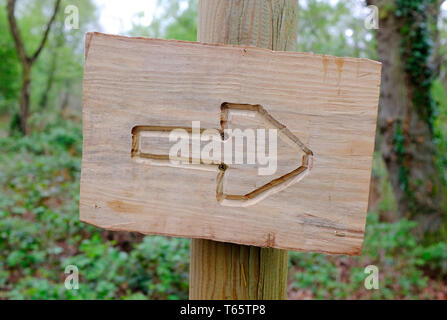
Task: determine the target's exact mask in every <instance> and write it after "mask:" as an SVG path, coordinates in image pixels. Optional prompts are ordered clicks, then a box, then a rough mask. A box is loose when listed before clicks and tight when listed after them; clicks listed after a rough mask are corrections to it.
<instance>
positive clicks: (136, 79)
mask: <svg viewBox="0 0 447 320" xmlns="http://www.w3.org/2000/svg"><path fill="white" fill-rule="evenodd" d="M380 73H381V64H380V63H378V62H375V61H371V60H367V59H355V58H337V57H332V56H324V55H316V54H307V53H296V52H273V51H270V50H266V49H260V48H252V47H238V46H226V45H209V44H201V43H190V42H181V41H167V40H158V39H146V38H128V37H119V36H111V35H105V34H100V33H89V34H87V37H86V62H85V75H84V107H83V125H84V129H83V130H84V149H83V160H82V175H81V198H80V216H81V220H82V221H84V222H87V223H89V224H93V225H96V226H99V227H102V228H106V229H110V230H124V231H134V232H141V233H144V234H159V235H167V236H175V237H187V238H204V239H212V240H217V241H223V242H232V243H238V244H246V245H254V246H260V247H274V248H281V249H287V250H299V251H316V252H327V253H333V254H352V255H355V254H359V253H360V252H361V246H362V241H363V237H364V230H365V220H366V211H367V206H368V194H369V183H370V176H371V166H372V159H373V150H374V138H375V128H376V120H377V107H378V100H379V86H380ZM197 124H200V127H199V128H197ZM230 127H233V128H236V127H237V128H239V127H241V128H242V129H247V128H253V130H257V131H256V132H259V130H258V129H260V128H268V129H269V130H270V129H274V130H276V131H275V132H277V155H278V156H277V161H276V163H274V164H275V165H276V167H277V170H276V171H274V172H273V171H272V172H271V173H270V174H267V175H266V174H262V175H261V174H259V172H260V171H259V166H258V167H253V166H248V165H244V164H242V165H241V164H238V163H236V164H235V165H233V164H227V163H225V161H224V160H222V161H217V160H216V161H214V162H213V161H204V159H202V158H201V159H199V160H198V162H197V161H196V162H194V159H193V156H191V155H189V156H188V155H187V157H188V159H187V160H188V161H189V162H188V164H185V165H183V163H184V162H180V161H177V162H172V161H170V159H171V158H168V154H169V152H170V151H169V150H170V149H169V148H170V147H172V143H173V142H172V141H170V140H169V134H170V132H172V130H174V129H176V128H177V129H180V130H183V132H186V133H187V134H188V135H190V136H191V141H192V142H191V145H192V144H193V143H194V134H196V135H197V133H198V137H199V138H200V137H201V134H204V133H205V132H208V133H209V135H210V136H212V135H218V136H219V135H220V136H221V137H220V138H221V139H222V143H224V142H228V139H231V137H230V138H229V137H226V136H225V134H222V133H223V132H224V131H225V129H226V128H230ZM242 129H241V130H242ZM194 130H196V131H195V133H194ZM207 130H208V131H207ZM272 132H273V131H272ZM266 135H268V133H267V134H266ZM258 138H259V136H258ZM225 139H227V140H225ZM198 141H199V142H198V148H201V150H203V148H204V141H202V140H201V139H198ZM269 141H273V140H269ZM187 147H188V148H190V145H189V144H188V145H187ZM196 147H197V144H196ZM191 148H194V147H191ZM258 148H259V146H258V145H257V146H256V149H250V150H251V151H250V150H249V147H248V145H247V146H245V147H244V149H243V151H242V153H243V154H242V155H241V154H240V155H241V156H242V158H244V159H245V158H247V159H248V158H249V157H250V154H249V153H250V152H251V153H253V154H254V153H256V152H258V151H257V150H259V149H258ZM255 150H256V151H255ZM268 150H269V151H270V150H273V145H269V146H268ZM199 151H200V150H199ZM234 152H235V153H236V155H237V151H234ZM239 152H240V151H239ZM266 154H267V153H266ZM176 155H178V159H177V160H180V159H181V158H182V156H181V155H179V154H178V153H176ZM256 155H258V153H256ZM235 157H236V156H235ZM184 158H185V157H183V160H185V159H184ZM196 160H197V159H196ZM206 160H210V159H206ZM230 160H231V159H230ZM205 162H206V163H205ZM264 164H265V162H264ZM264 169H266V168H264ZM267 171H268V170H267Z"/></svg>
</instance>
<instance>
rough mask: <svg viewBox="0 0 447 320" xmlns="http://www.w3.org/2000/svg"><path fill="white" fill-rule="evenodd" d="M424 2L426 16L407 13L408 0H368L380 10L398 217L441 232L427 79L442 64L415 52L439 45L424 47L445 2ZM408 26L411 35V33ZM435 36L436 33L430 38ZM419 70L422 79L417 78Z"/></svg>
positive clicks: (385, 113) (441, 201)
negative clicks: (426, 31) (427, 30)
mask: <svg viewBox="0 0 447 320" xmlns="http://www.w3.org/2000/svg"><path fill="white" fill-rule="evenodd" d="M419 2H420V3H422V4H425V5H426V6H425V10H423V13H422V14H419V13H417V12H414V11H408V13H405V11H404V12H403V13H402V10H401V8H403V7H404V5H405V1H397V0H393V1H383V0H368V1H367V4H368V5H376V6H378V7H379V10H380V28H379V29H378V30H377V41H378V53H379V60H380V61H381V62H382V63H383V69H382V85H381V103H380V111H379V123H378V126H379V132H380V138H379V146H380V151H381V153H382V156H383V159H384V161H385V163H386V165H387V167H388V172H389V176H390V180H391V184H392V186H393V190H394V193H395V196H396V200H397V204H398V213H399V217H397V218H400V217H407V218H410V219H413V220H416V221H418V222H419V227H418V229H417V233H418V234H419V235H421V236H422V235H430V234H437V233H439V231H440V230H441V228H442V226H443V223H444V217H445V193H444V192H445V191H444V190H445V189H444V185H443V181H442V178H441V175H440V171H439V170H440V169H439V168H438V166H437V164H436V159H435V157H436V146H435V143H434V132H433V127H432V125H433V117H434V116H435V115H434V114H433V110H431V108H432V105H431V103H430V98H431V96H430V89H429V86H427V83H426V81H427V80H430V77H429V76H427V74H429V73H431V72H432V73H433V74H435V73H436V70H435V68H436V66H435V64H434V63H433V59H432V58H428V59H426V60H423V59H421V58H420V56H412V55H418V54H419V53H420V52H421V53H422V55H424V54H431V53H430V52H427V51H426V50H432V49H433V48H430V47H429V43H427V46H426V47H424V46H425V45H426V43H425V39H424V38H423V34H424V29H423V28H424V27H425V26H426V25H431V26H432V27H433V28H436V26H435V24H434V23H433V21H436V20H437V16H436V15H437V14H438V13H439V7H436V6H438V5H440V1H438V3H434V2H433V4H431V5H429V3H430V2H431V1H419ZM436 8H437V10H436ZM423 24H425V26H424V25H423ZM408 26H410V30H409V31H410V33H408V32H406V31H405V30H406V29H408ZM421 30H422V31H421ZM411 32H413V33H411ZM418 33H420V34H421V35H420V36H418V37H417V38H415V36H414V34H418ZM435 34H436V32H431V33H430V35H429V36H430V37H434V36H435ZM418 38H420V42H421V43H420V44H419V43H417V40H418ZM409 39H410V42H409ZM428 40H430V41H432V40H433V41H434V40H435V39H433V38H432V39H428ZM411 46H414V48H412V47H411ZM418 46H419V47H420V48H421V51H418V48H419V47H418ZM415 59H416V60H415ZM412 61H419V63H420V65H418V67H417V68H416V70H413V69H412V67H413V66H412ZM421 62H423V65H421ZM417 69H419V72H420V73H421V76H420V77H421V81H417V72H418V70H417Z"/></svg>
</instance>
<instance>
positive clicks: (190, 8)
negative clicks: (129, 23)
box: [129, 0, 198, 41]
mask: <svg viewBox="0 0 447 320" xmlns="http://www.w3.org/2000/svg"><path fill="white" fill-rule="evenodd" d="M180 3H181V2H180V1H177V0H168V1H166V0H164V1H160V0H159V1H158V3H157V5H158V7H159V8H160V9H161V13H160V14H158V15H155V16H154V17H153V20H152V22H151V24H150V26H149V27H147V26H142V25H139V24H134V25H133V27H132V30H130V32H129V34H130V35H133V36H148V37H153V38H165V39H176V40H186V41H196V38H197V5H198V1H197V0H187V1H183V3H185V4H187V5H186V9H182V8H181V6H180Z"/></svg>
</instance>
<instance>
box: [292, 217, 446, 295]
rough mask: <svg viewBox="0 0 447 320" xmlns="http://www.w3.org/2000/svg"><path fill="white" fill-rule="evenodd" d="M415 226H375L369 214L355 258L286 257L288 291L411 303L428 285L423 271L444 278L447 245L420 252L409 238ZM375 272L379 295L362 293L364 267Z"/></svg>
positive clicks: (405, 223)
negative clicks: (288, 259)
mask: <svg viewBox="0 0 447 320" xmlns="http://www.w3.org/2000/svg"><path fill="white" fill-rule="evenodd" d="M416 225H417V224H416V222H413V221H408V220H406V219H403V220H400V221H398V222H396V223H384V222H380V221H379V215H378V213H369V214H368V221H367V229H366V237H365V241H364V244H363V253H362V256H360V257H331V256H326V255H323V254H316V253H290V256H291V268H292V270H293V273H292V288H293V289H294V290H298V289H299V290H308V291H309V292H310V293H311V294H312V296H313V297H315V298H318V299H346V298H349V299H353V298H368V299H401V298H406V299H416V298H429V296H421V292H422V291H423V290H424V289H425V288H426V287H427V285H428V283H429V275H428V274H427V273H426V271H432V272H433V273H435V274H436V275H437V276H436V277H437V278H438V279H442V278H443V277H446V276H447V268H446V267H447V263H446V261H447V245H446V244H445V243H437V244H434V245H431V246H428V247H424V246H422V245H420V244H419V243H418V241H417V240H416V238H415V237H414V236H413V235H412V232H411V231H412V230H413V228H415V227H416ZM368 265H375V266H377V267H378V268H379V275H380V277H379V279H380V289H379V290H372V291H369V290H366V289H365V287H364V281H365V278H366V276H367V275H366V274H365V273H364V269H365V267H367V266H368Z"/></svg>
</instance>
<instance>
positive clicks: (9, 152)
mask: <svg viewBox="0 0 447 320" xmlns="http://www.w3.org/2000/svg"><path fill="white" fill-rule="evenodd" d="M81 146H82V132H81V128H80V125H79V124H76V123H73V122H71V121H61V120H60V119H59V120H57V121H53V122H51V123H50V124H48V125H47V126H46V127H45V128H44V129H43V130H42V131H41V132H37V131H34V132H33V134H31V135H29V136H26V137H7V138H0V149H1V150H2V151H4V152H2V153H1V154H0V255H1V256H2V257H5V259H0V279H1V280H0V299H1V298H12V299H112V298H118V299H141V298H149V299H179V298H182V299H183V298H186V297H187V283H188V282H187V277H188V264H189V259H188V257H189V256H188V247H189V241H187V240H184V239H168V238H164V237H147V238H144V239H143V241H142V242H141V243H138V242H136V243H134V244H132V248H131V250H130V251H124V250H123V249H122V248H120V246H119V244H118V243H116V242H114V241H108V240H105V239H104V237H102V233H103V231H102V230H100V229H97V228H95V227H91V226H87V225H85V224H83V223H81V222H79V216H78V201H79V177H80V156H81V152H82V150H81ZM71 264H72V265H76V266H78V268H79V270H80V288H79V290H73V291H70V290H66V289H65V287H64V279H65V275H64V270H65V267H66V266H67V265H71Z"/></svg>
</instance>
